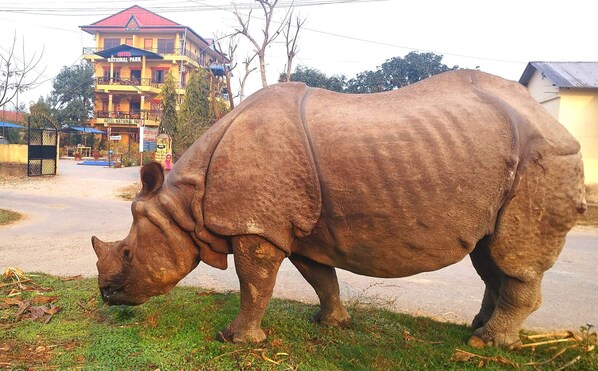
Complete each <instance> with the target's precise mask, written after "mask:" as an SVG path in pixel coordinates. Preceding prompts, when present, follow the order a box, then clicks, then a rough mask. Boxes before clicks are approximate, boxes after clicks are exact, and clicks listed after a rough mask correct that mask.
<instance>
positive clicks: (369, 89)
mask: <svg viewBox="0 0 598 371" xmlns="http://www.w3.org/2000/svg"><path fill="white" fill-rule="evenodd" d="M386 86H387V84H386V81H385V79H384V74H383V72H382V71H380V70H376V71H364V72H360V73H358V74H357V76H356V77H355V78H353V79H351V80H349V81H348V82H347V88H346V91H347V92H348V93H356V94H367V93H380V92H382V91H385V90H390V89H387V88H386Z"/></svg>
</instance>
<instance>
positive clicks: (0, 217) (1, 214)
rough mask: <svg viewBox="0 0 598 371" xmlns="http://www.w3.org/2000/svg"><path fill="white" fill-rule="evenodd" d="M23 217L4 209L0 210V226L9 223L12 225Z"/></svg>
mask: <svg viewBox="0 0 598 371" xmlns="http://www.w3.org/2000/svg"><path fill="white" fill-rule="evenodd" d="M22 217H23V215H21V214H19V213H17V212H15V211H11V210H6V209H0V225H6V224H10V223H14V222H16V221H18V220H20V219H21V218H22Z"/></svg>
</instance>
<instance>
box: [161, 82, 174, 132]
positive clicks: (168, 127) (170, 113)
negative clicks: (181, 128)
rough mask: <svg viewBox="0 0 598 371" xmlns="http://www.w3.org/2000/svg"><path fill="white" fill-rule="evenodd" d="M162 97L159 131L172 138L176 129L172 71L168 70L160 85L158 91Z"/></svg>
mask: <svg viewBox="0 0 598 371" xmlns="http://www.w3.org/2000/svg"><path fill="white" fill-rule="evenodd" d="M160 95H161V97H162V118H161V120H160V129H159V131H160V133H166V134H168V135H170V137H171V138H174V136H175V134H176V130H177V121H178V117H177V111H176V100H177V93H176V80H175V78H174V76H173V75H172V73H170V72H168V74H167V75H166V78H165V79H164V85H162V91H161V93H160Z"/></svg>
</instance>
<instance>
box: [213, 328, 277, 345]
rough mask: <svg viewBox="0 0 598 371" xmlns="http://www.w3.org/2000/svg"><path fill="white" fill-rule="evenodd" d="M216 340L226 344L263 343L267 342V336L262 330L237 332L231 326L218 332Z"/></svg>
mask: <svg viewBox="0 0 598 371" xmlns="http://www.w3.org/2000/svg"><path fill="white" fill-rule="evenodd" d="M216 339H217V340H219V341H222V342H225V343H226V342H230V341H232V342H233V343H261V342H263V341H265V340H266V334H265V333H264V331H262V329H257V330H253V331H252V330H247V331H240V330H237V331H235V330H232V329H231V328H230V326H227V327H225V328H223V329H222V330H220V331H218V334H217V335H216Z"/></svg>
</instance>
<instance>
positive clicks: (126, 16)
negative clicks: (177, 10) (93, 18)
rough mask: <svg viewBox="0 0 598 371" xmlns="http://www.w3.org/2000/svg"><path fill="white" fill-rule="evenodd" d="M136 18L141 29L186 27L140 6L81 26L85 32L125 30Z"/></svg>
mask: <svg viewBox="0 0 598 371" xmlns="http://www.w3.org/2000/svg"><path fill="white" fill-rule="evenodd" d="M133 17H134V20H135V21H136V22H137V23H138V25H139V28H144V27H152V28H154V27H173V26H174V27H177V26H178V27H184V26H182V25H180V24H178V23H176V22H173V21H171V20H170V19H167V18H164V17H162V16H159V15H157V14H156V13H153V12H150V11H149V10H147V9H144V8H142V7H140V6H138V5H134V6H132V7H130V8H127V9H125V10H122V11H120V12H118V13H116V14H113V15H111V16H109V17H106V18H104V19H102V20H100V21H97V22H94V23H92V24H90V25H89V26H81V28H82V29H83V30H84V31H87V30H88V29H94V28H96V27H99V28H107V27H118V28H124V27H126V26H127V25H128V24H129V23H130V21H131V18H133Z"/></svg>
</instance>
